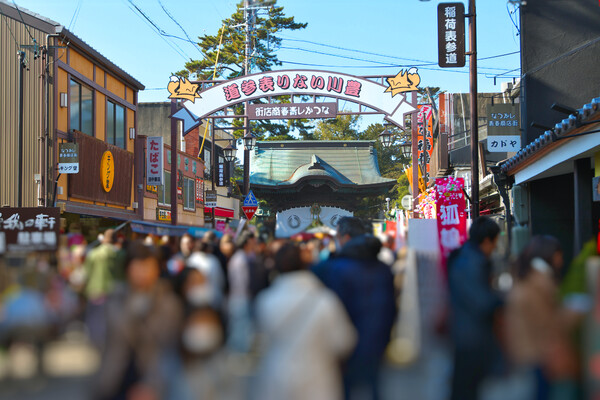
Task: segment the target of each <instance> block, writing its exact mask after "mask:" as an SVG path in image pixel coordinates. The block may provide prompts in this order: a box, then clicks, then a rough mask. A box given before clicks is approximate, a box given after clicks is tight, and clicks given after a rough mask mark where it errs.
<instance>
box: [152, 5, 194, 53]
mask: <svg viewBox="0 0 600 400" xmlns="http://www.w3.org/2000/svg"><path fill="white" fill-rule="evenodd" d="M158 4H160V8H162V9H163V11H164V12H165V14H167V16H168V17H169V18H170V19H171V21H173V22H175V24H177V26H178V27H179V28H180V29H181V31H182V32H183V34H184V35H185V37H186V38H187V40H186V39H183V38H180V37H175V36H172V37H175V38H177V39H181V40H184V41H186V42H189V43H191V44H193V45H194V48H195V49H197V50H198V52H200V54H202V55H203V56H204V53H202V50H201V49H200V48H199V47H198V44H197V43H196V42H194V41H193V40H192V39H191V38H190V35H188V33H187V32H186V31H185V29H183V26H181V24H180V23H179V22H178V21H177V20H176V19H175V17H173V15H171V13H170V12H169V11H168V10H167V9H166V8H165V6H164V5H163V3H162V2H161V1H160V0H158Z"/></svg>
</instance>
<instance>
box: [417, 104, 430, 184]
mask: <svg viewBox="0 0 600 400" xmlns="http://www.w3.org/2000/svg"><path fill="white" fill-rule="evenodd" d="M418 107H419V112H418V113H417V157H418V160H419V161H418V162H419V165H421V166H422V168H423V172H424V175H425V176H424V179H425V180H426V182H428V181H429V170H430V166H429V164H430V161H431V154H432V153H433V118H432V116H433V113H432V106H431V104H419V106H418Z"/></svg>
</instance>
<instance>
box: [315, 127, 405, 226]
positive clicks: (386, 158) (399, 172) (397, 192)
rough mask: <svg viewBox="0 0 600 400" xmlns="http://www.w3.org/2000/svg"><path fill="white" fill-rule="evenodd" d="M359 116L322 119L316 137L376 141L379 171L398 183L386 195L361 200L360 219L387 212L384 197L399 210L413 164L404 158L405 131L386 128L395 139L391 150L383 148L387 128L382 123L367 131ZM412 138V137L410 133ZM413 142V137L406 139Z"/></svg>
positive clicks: (358, 213)
mask: <svg viewBox="0 0 600 400" xmlns="http://www.w3.org/2000/svg"><path fill="white" fill-rule="evenodd" d="M359 122H360V116H358V115H339V116H338V117H337V118H334V119H328V120H323V121H320V122H318V123H317V126H316V128H315V131H314V134H313V137H314V139H317V140H372V141H375V150H376V152H377V161H378V164H379V165H378V166H379V172H380V173H381V175H382V176H384V177H386V178H391V179H395V180H396V182H397V184H396V185H395V186H394V188H393V189H392V190H391V191H390V192H389V193H388V194H386V195H381V196H378V197H371V198H366V199H363V200H362V203H361V205H360V207H358V211H357V213H356V215H357V216H360V217H368V218H372V217H373V216H377V214H378V213H379V212H380V211H384V209H385V206H386V202H385V198H386V197H389V198H390V207H395V206H396V205H397V206H398V207H400V200H401V199H402V197H403V196H404V195H406V194H408V179H407V178H406V174H405V173H404V168H405V166H406V165H408V164H409V163H410V157H408V158H407V157H404V156H403V155H402V148H401V143H402V141H403V140H402V138H403V132H402V131H401V130H400V129H398V128H396V127H394V126H387V129H388V131H389V132H390V133H392V134H393V135H394V137H395V140H394V141H393V143H392V145H391V146H390V147H383V146H382V145H381V142H380V141H379V135H380V134H381V133H382V132H383V131H384V129H386V127H384V126H383V125H382V124H371V125H369V126H368V127H367V128H366V129H365V130H364V131H361V130H360V129H359ZM409 135H410V134H409ZM407 139H408V140H410V137H409V138H407Z"/></svg>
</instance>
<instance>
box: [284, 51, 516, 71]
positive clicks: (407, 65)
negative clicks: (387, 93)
mask: <svg viewBox="0 0 600 400" xmlns="http://www.w3.org/2000/svg"><path fill="white" fill-rule="evenodd" d="M280 48H281V49H286V50H299V51H305V52H308V53H315V54H323V55H327V56H331V57H338V58H344V59H348V60H357V61H365V62H370V63H374V64H382V65H385V66H386V67H390V68H392V67H400V68H404V67H428V66H435V65H437V62H427V63H425V64H389V63H384V62H381V61H375V60H368V59H364V58H357V57H350V56H344V55H340V54H332V53H326V52H321V51H318V50H311V49H303V48H299V47H286V46H281V47H280ZM499 56H501V55H498V56H491V57H486V58H485V59H489V58H496V57H499ZM479 68H480V69H490V70H500V71H508V68H499V67H479Z"/></svg>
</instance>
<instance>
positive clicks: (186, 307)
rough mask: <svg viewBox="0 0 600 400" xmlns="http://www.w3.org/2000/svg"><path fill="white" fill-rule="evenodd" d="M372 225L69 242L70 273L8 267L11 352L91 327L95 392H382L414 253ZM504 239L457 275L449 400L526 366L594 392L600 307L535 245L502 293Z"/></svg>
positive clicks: (76, 237)
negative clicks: (590, 342) (591, 320)
mask: <svg viewBox="0 0 600 400" xmlns="http://www.w3.org/2000/svg"><path fill="white" fill-rule="evenodd" d="M371 232H372V229H371V228H370V227H369V226H368V225H366V224H365V223H364V222H362V221H361V220H359V219H358V218H353V217H346V218H342V219H341V220H340V221H339V225H338V227H337V233H336V235H335V237H332V238H329V239H327V238H326V239H325V240H321V239H311V240H308V241H302V242H298V241H294V240H289V239H285V240H284V239H269V238H267V237H265V235H257V234H256V233H255V232H253V231H252V230H243V231H241V232H240V233H239V234H237V235H229V234H226V235H222V236H220V237H218V236H217V235H216V234H215V232H212V231H211V232H207V233H206V235H205V236H204V237H202V238H201V239H197V238H193V237H191V236H190V235H187V234H186V235H184V236H182V237H180V238H175V237H162V238H158V237H155V236H152V235H148V236H147V237H145V238H143V239H136V240H128V238H127V237H125V236H124V235H123V234H121V233H119V232H115V231H113V230H112V229H108V230H106V231H105V232H103V234H102V237H101V238H100V242H99V244H98V245H97V246H95V247H94V246H89V245H88V244H87V243H86V241H85V239H84V238H83V236H82V235H81V234H78V233H76V232H75V233H71V234H68V235H64V237H63V243H62V246H61V249H60V250H59V252H58V263H57V264H58V268H53V267H52V266H51V265H50V264H51V263H49V262H48V261H47V260H45V259H35V260H30V262H29V263H28V264H27V265H25V266H21V267H20V268H10V267H7V268H3V269H0V273H1V274H2V275H4V276H2V279H0V282H2V284H1V286H0V296H1V297H0V299H1V300H2V301H1V303H0V347H3V346H10V345H11V343H13V342H15V341H19V340H30V341H31V342H33V343H36V344H40V345H41V344H43V343H44V342H45V341H47V340H48V339H49V338H51V337H52V336H53V335H57V334H59V333H60V332H61V330H64V329H65V327H66V326H68V324H69V322H70V321H73V320H78V321H81V322H82V323H83V324H84V326H85V331H86V334H87V336H88V337H89V340H90V342H91V343H93V345H94V346H95V348H96V349H97V350H98V352H99V354H100V355H101V362H100V366H99V368H98V371H97V373H96V375H95V376H94V379H93V380H92V381H91V382H92V384H91V385H90V388H89V392H90V393H89V394H90V397H92V398H94V399H130V400H142V399H144V400H150V399H178V400H179V399H182V400H186V399H244V398H251V399H267V400H269V399H273V400H279V399H323V400H335V399H353V398H354V399H357V398H359V397H356V395H357V393H361V394H366V395H367V396H368V398H371V399H380V398H382V395H381V393H380V387H381V385H380V375H381V374H380V372H381V368H382V366H383V365H384V364H385V355H386V351H389V347H388V345H389V342H390V339H391V336H392V335H393V332H394V329H393V328H394V324H395V323H396V321H397V320H398V315H399V313H402V311H403V310H402V307H399V305H400V303H399V300H398V299H399V294H400V292H401V290H402V289H403V287H402V281H401V280H399V279H397V278H398V276H399V275H401V274H402V272H403V269H402V267H401V265H402V263H403V262H405V260H401V259H400V258H402V257H401V256H399V254H403V252H400V251H393V250H392V249H390V247H391V246H392V245H393V243H392V242H388V241H387V240H380V239H378V238H377V237H375V236H373V235H372V233H371ZM499 233H500V229H499V227H498V225H497V224H496V223H495V222H493V221H492V220H491V219H489V218H486V217H481V218H479V219H477V220H475V221H474V222H473V223H472V225H471V227H470V231H469V240H468V241H467V242H466V243H465V244H464V245H463V246H462V247H461V248H460V249H458V250H456V251H455V252H453V253H452V254H451V255H450V257H449V259H448V265H447V274H443V275H444V277H445V279H447V288H448V294H449V296H448V297H449V299H448V302H447V303H448V308H447V312H444V313H442V314H443V316H444V322H443V323H445V324H446V325H447V326H448V329H447V330H440V332H439V334H440V335H442V334H444V333H442V332H443V331H446V332H448V333H447V334H446V335H447V341H448V343H450V344H451V348H452V350H453V353H454V367H453V372H452V377H451V379H450V378H449V382H450V383H449V386H450V387H451V395H450V397H451V398H452V399H457V400H469V399H478V398H481V397H480V389H481V387H482V385H483V383H484V381H485V379H486V378H487V377H489V376H491V375H493V374H507V373H508V371H511V372H512V373H518V374H521V375H523V376H528V377H530V379H531V381H532V382H535V387H536V389H535V393H532V394H531V396H535V397H530V398H535V399H551V398H552V399H577V398H581V397H579V396H581V393H580V392H579V391H580V388H581V385H580V384H578V382H579V380H580V378H581V368H580V366H581V359H580V357H581V353H580V352H578V347H577V342H576V341H574V340H573V338H574V337H576V335H577V333H578V328H579V327H580V326H581V321H582V319H583V317H584V315H585V313H586V312H587V311H588V310H589V307H587V308H586V307H585V306H582V304H583V303H585V302H584V301H582V300H581V298H582V297H581V294H582V293H577V295H578V296H579V297H577V298H578V299H580V300H579V301H578V302H576V303H577V307H575V306H572V305H573V304H574V302H573V301H571V302H569V301H562V300H561V299H573V298H574V297H573V296H570V297H569V293H561V292H560V286H559V284H560V281H559V277H562V276H563V275H564V274H561V268H562V264H563V259H562V251H561V247H560V243H559V242H558V241H557V240H556V239H554V238H552V237H549V236H535V237H533V238H532V239H531V242H530V243H529V245H528V246H527V247H526V248H525V250H524V251H523V252H522V253H521V255H520V256H519V258H518V259H517V260H515V262H514V265H513V266H512V272H513V285H512V287H511V289H510V290H509V291H508V292H506V291H504V292H502V291H500V290H497V288H496V287H495V285H493V281H494V277H493V276H492V274H493V268H492V265H491V255H492V253H493V251H494V249H495V247H496V243H497V240H498V236H499ZM382 242H383V243H382ZM395 250H400V249H395ZM440 271H441V269H440ZM571 294H573V293H571ZM561 296H562V297H561ZM250 371H251V372H250ZM247 375H252V376H253V378H252V379H246V380H243V379H240V376H247ZM557 396H558V397H557ZM361 398H362V397H361Z"/></svg>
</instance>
